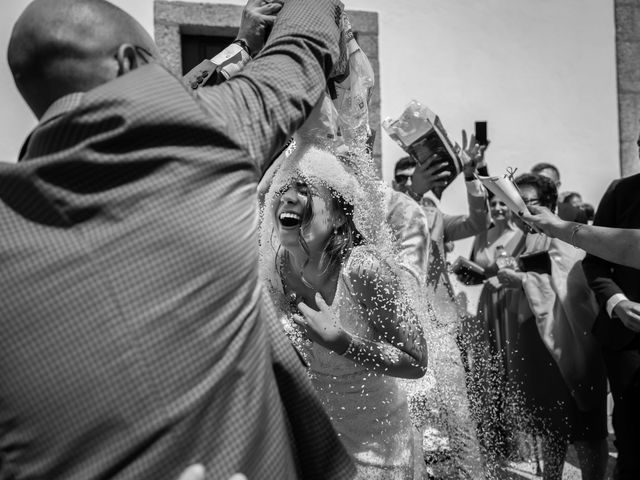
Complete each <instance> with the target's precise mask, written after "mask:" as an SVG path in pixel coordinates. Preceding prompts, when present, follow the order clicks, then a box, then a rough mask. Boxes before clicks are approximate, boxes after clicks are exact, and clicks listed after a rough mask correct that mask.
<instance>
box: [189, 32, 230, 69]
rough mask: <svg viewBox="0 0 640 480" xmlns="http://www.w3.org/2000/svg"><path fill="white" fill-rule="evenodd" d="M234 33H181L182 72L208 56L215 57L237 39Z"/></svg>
mask: <svg viewBox="0 0 640 480" xmlns="http://www.w3.org/2000/svg"><path fill="white" fill-rule="evenodd" d="M235 37H236V36H235V34H233V35H224V36H222V35H188V34H184V33H183V34H181V35H180V42H181V47H182V48H181V51H182V74H183V75H185V74H186V73H187V72H189V71H190V70H191V69H192V68H193V67H195V66H197V65H198V64H199V63H200V62H201V61H202V60H204V59H206V58H213V57H215V56H216V55H217V54H218V53H220V52H221V51H222V50H224V48H225V47H226V46H228V45H229V44H230V43H231V42H233V40H234V39H235Z"/></svg>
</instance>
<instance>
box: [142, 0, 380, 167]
mask: <svg viewBox="0 0 640 480" xmlns="http://www.w3.org/2000/svg"><path fill="white" fill-rule="evenodd" d="M153 7H154V12H153V16H154V30H155V40H156V43H157V44H158V48H159V49H160V53H161V54H162V55H163V57H164V58H165V60H166V62H167V66H168V67H169V68H170V69H171V70H172V71H173V72H174V73H175V74H177V75H181V74H182V52H181V42H180V36H181V34H189V35H216V36H234V35H235V32H236V31H237V30H238V26H239V24H240V15H241V13H242V6H240V5H230V4H225V3H191V2H178V1H175V2H174V1H168V0H154V5H153ZM347 14H348V15H349V19H350V20H351V24H352V26H353V31H354V32H356V33H357V35H358V43H359V44H360V46H361V48H362V50H363V51H364V52H365V53H366V54H367V57H369V61H370V62H371V66H372V67H373V71H374V73H375V86H374V90H373V95H372V98H371V105H370V108H369V121H370V124H371V128H373V129H374V130H375V131H376V132H377V135H376V137H377V138H376V141H375V144H374V151H373V154H374V161H375V163H376V166H377V168H378V171H380V164H381V163H380V162H381V157H382V155H381V149H380V135H381V133H382V132H380V62H379V60H378V14H377V13H375V12H362V11H347Z"/></svg>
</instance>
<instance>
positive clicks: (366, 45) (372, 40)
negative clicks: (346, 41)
mask: <svg viewBox="0 0 640 480" xmlns="http://www.w3.org/2000/svg"><path fill="white" fill-rule="evenodd" d="M358 45H360V48H362V51H363V52H364V53H365V54H366V55H367V57H369V58H371V59H374V58H375V59H377V58H378V36H377V35H372V34H369V33H361V34H359V35H358Z"/></svg>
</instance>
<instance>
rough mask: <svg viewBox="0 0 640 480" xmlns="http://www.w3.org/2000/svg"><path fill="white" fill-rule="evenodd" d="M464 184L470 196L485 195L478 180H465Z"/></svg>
mask: <svg viewBox="0 0 640 480" xmlns="http://www.w3.org/2000/svg"><path fill="white" fill-rule="evenodd" d="M465 184H466V185H467V193H468V194H469V195H471V196H472V197H482V198H484V197H485V196H486V194H485V191H484V187H483V186H482V183H481V182H480V180H471V181H467V182H465Z"/></svg>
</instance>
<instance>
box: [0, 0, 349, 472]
mask: <svg viewBox="0 0 640 480" xmlns="http://www.w3.org/2000/svg"><path fill="white" fill-rule="evenodd" d="M336 10H337V6H336V5H335V3H334V2H332V1H329V0H296V1H289V2H287V3H286V4H285V6H284V8H283V9H282V11H281V13H280V16H279V20H278V23H277V24H276V26H275V27H274V30H273V32H272V35H271V38H270V41H269V43H268V45H267V46H266V47H265V49H264V53H263V54H262V55H261V56H260V57H258V58H257V59H256V60H255V61H254V62H252V64H251V65H250V66H249V67H247V68H246V69H245V71H244V72H243V73H242V74H241V75H239V76H238V77H236V78H234V79H233V80H231V81H229V82H227V83H226V84H224V85H221V86H218V87H212V88H205V89H202V90H201V91H199V92H198V93H196V94H194V93H193V92H191V91H190V90H189V89H188V88H187V87H186V86H184V84H183V83H182V82H181V81H180V80H179V79H177V78H175V77H173V76H172V75H171V74H169V73H168V72H167V71H166V70H164V69H163V68H162V67H161V66H159V65H153V64H152V65H148V66H145V67H141V68H139V69H137V70H135V71H134V72H132V73H129V74H127V75H124V76H122V77H119V78H118V79H116V80H115V81H112V82H109V83H107V84H105V85H103V86H101V87H99V88H96V89H94V90H92V91H90V92H87V93H85V94H74V95H71V96H68V97H64V98H62V99H60V100H59V101H58V102H56V103H55V104H54V105H52V107H51V108H50V109H49V111H48V112H47V113H46V114H45V116H44V117H43V118H42V119H41V122H40V124H39V125H38V127H37V128H36V129H35V130H34V132H33V133H32V134H31V136H30V138H29V140H28V142H27V144H26V145H25V147H24V149H23V158H22V159H21V161H20V162H19V163H18V164H17V165H10V164H4V165H1V166H0V225H1V227H0V228H1V229H2V240H1V241H0V264H1V265H2V268H1V270H0V292H1V294H0V331H1V332H2V333H1V334H0V478H27V477H28V478H46V479H55V478H64V479H82V480H86V479H91V478H95V479H107V478H116V479H137V480H140V479H150V480H152V479H153V480H158V479H167V478H169V479H173V478H176V477H177V475H178V472H179V471H180V470H182V469H183V468H184V467H185V466H186V465H188V464H190V463H192V462H202V463H204V464H205V466H206V467H207V469H208V471H209V472H210V473H209V478H221V479H227V478H228V477H229V476H230V475H231V474H232V473H234V472H237V471H240V472H243V473H245V474H246V475H247V476H248V477H249V478H250V479H251V480H258V479H278V480H279V479H287V478H297V477H301V478H318V479H320V478H323V479H324V478H336V479H338V478H351V476H352V474H353V466H352V464H351V461H350V460H349V458H348V457H347V455H346V453H345V451H344V449H343V448H342V446H341V444H340V442H339V441H338V439H337V436H336V435H335V433H334V431H333V429H332V428H331V426H330V423H329V420H328V418H327V417H326V415H325V414H324V412H323V410H322V407H321V405H320V403H319V401H318V400H317V398H316V396H315V394H314V391H313V388H312V387H311V385H310V383H309V382H308V380H307V378H306V373H305V370H304V368H303V366H302V364H301V363H300V361H299V360H298V358H297V357H296V354H295V353H294V350H293V349H292V347H291V346H290V345H289V343H288V341H287V340H286V338H285V337H284V335H283V333H282V332H281V331H280V329H279V325H278V322H277V319H276V317H275V314H274V311H273V308H272V307H271V306H270V305H269V304H268V303H267V302H266V300H265V298H266V297H263V294H262V288H261V284H260V283H259V280H258V259H257V235H256V226H257V212H256V208H257V207H256V206H257V198H256V186H257V182H258V180H259V177H260V175H261V172H262V170H264V169H265V168H266V166H267V165H266V162H267V159H270V158H271V156H272V155H273V153H274V152H275V151H277V150H278V148H280V147H281V144H282V142H283V141H284V140H285V139H286V138H288V137H289V136H290V135H291V133H292V132H293V131H294V129H295V128H297V127H298V126H299V125H300V124H301V122H302V121H303V120H304V118H305V116H306V114H308V113H309V112H310V110H311V107H312V105H313V104H314V103H315V101H316V100H317V99H318V98H319V97H320V94H321V91H322V89H323V84H324V81H323V79H324V78H325V76H326V72H328V71H329V70H330V68H331V66H332V63H333V59H334V58H336V57H337V38H338V29H337V27H336V22H335V16H336V14H337V12H336ZM43 88H46V85H44V86H43Z"/></svg>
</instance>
